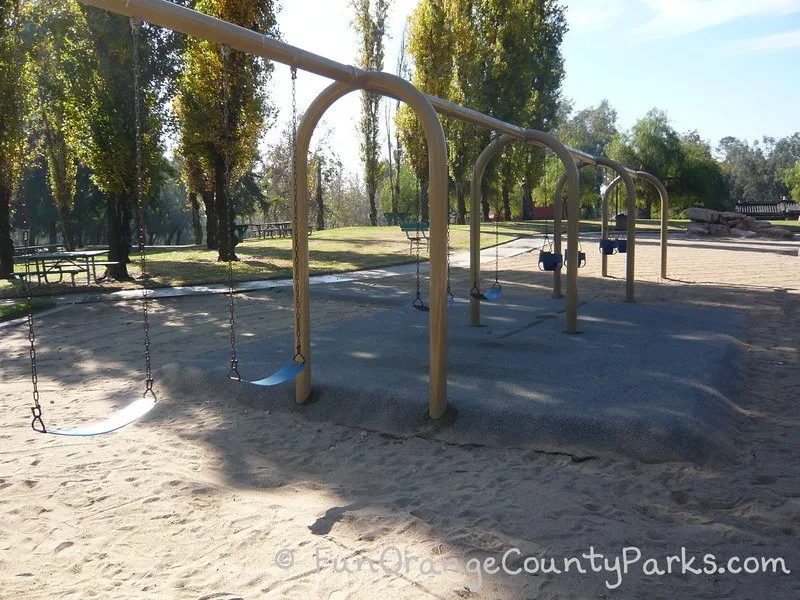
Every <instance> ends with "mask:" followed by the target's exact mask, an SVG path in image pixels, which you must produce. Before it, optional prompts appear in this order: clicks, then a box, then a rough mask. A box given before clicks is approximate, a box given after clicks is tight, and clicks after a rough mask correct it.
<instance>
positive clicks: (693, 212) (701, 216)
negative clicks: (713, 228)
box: [686, 207, 719, 223]
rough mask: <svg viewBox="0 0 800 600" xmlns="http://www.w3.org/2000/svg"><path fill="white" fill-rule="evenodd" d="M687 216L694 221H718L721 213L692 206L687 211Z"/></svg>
mask: <svg viewBox="0 0 800 600" xmlns="http://www.w3.org/2000/svg"><path fill="white" fill-rule="evenodd" d="M686 216H687V217H689V218H690V219H691V220H692V221H698V222H700V223H718V222H719V213H718V212H717V211H716V210H711V209H708V208H694V207H693V208H690V209H688V210H687V211H686Z"/></svg>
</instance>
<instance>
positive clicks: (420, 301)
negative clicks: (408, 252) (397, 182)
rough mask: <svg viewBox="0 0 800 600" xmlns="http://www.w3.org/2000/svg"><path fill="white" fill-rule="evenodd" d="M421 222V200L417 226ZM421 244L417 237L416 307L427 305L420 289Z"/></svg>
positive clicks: (414, 304) (418, 207)
mask: <svg viewBox="0 0 800 600" xmlns="http://www.w3.org/2000/svg"><path fill="white" fill-rule="evenodd" d="M420 192H421V190H420ZM420 197H421V193H420ZM421 223H422V203H421V201H418V203H417V226H420V224H421ZM417 235H419V233H418V234H417ZM419 244H420V241H419V239H417V295H416V297H415V298H414V301H413V302H412V303H411V305H412V306H413V307H414V308H423V307H424V306H425V301H424V300H423V299H422V295H421V293H420V289H419Z"/></svg>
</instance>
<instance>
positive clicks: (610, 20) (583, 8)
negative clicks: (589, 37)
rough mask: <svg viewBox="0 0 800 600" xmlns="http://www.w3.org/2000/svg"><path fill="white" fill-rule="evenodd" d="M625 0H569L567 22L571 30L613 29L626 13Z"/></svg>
mask: <svg viewBox="0 0 800 600" xmlns="http://www.w3.org/2000/svg"><path fill="white" fill-rule="evenodd" d="M625 4H626V2H625V0H604V1H598V0H569V1H568V2H567V22H568V23H569V28H570V30H571V31H575V32H579V33H580V32H587V31H603V30H605V29H611V28H612V27H613V26H614V23H615V21H617V20H618V19H619V18H620V17H622V16H623V15H624V14H625Z"/></svg>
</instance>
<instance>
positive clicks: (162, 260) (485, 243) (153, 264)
mask: <svg viewBox="0 0 800 600" xmlns="http://www.w3.org/2000/svg"><path fill="white" fill-rule="evenodd" d="M688 223H689V221H688V220H686V219H671V220H670V222H669V226H670V231H682V230H685V228H686V225H687V224H688ZM775 224H776V225H779V226H783V227H790V228H791V229H793V230H794V231H796V232H800V223H797V222H788V221H787V222H776V223H775ZM612 225H613V224H612ZM636 228H637V230H638V231H652V232H657V231H658V230H659V228H660V222H659V220H658V219H640V220H638V221H637V222H636ZM564 230H565V232H566V223H564ZM599 231H600V221H597V220H591V221H582V222H581V232H583V233H588V232H595V233H596V232H599ZM545 232H547V233H550V234H552V232H553V224H552V221H549V220H548V221H544V220H540V221H527V222H524V223H518V222H504V223H499V224H497V226H496V225H495V223H484V224H482V225H481V240H480V243H481V248H487V247H490V246H493V245H494V244H495V243H496V242H499V243H500V244H503V243H506V242H509V241H512V240H515V239H518V238H520V237H525V236H530V235H537V234H542V233H545ZM450 246H451V248H452V251H453V252H461V251H466V250H468V249H469V225H451V226H450ZM236 253H237V255H238V257H239V261H238V262H235V263H234V264H233V278H234V281H254V280H265V279H283V278H289V277H291V276H292V240H291V239H290V238H283V239H280V238H279V239H266V240H245V241H244V242H243V243H242V244H240V245H239V246H237V248H236ZM309 253H310V265H309V267H310V272H311V274H312V275H321V274H331V273H344V272H348V271H357V270H362V269H375V268H379V267H388V266H394V265H401V264H406V263H409V262H413V261H414V260H415V259H416V255H415V253H413V252H411V253H410V252H409V242H408V239H407V238H406V235H405V234H404V233H403V232H402V231H401V230H400V228H399V227H397V226H391V227H388V226H387V227H344V228H340V229H330V230H324V231H315V232H314V233H313V234H312V235H311V237H310V239H309ZM131 258H132V259H133V260H134V262H133V263H132V264H130V265H129V273H130V274H131V275H132V276H134V277H136V276H138V275H139V274H140V273H141V271H140V269H139V266H138V262H137V253H136V252H133V253H132V254H131ZM420 258H421V260H427V258H428V257H427V250H426V249H425V247H424V246H423V247H422V252H421V256H420ZM147 260H148V267H147V270H148V272H149V273H150V274H151V276H152V279H151V280H150V283H149V284H148V285H150V286H156V287H164V286H185V285H205V284H213V283H221V282H225V281H227V277H228V264H227V263H220V262H218V261H217V253H216V251H213V250H208V249H206V248H205V247H204V246H180V247H158V248H148V250H147ZM17 271H18V272H22V271H24V265H17ZM80 281H81V278H80V276H79V277H78V284H79V285H78V287H77V288H73V287H72V286H71V285H69V284H68V283H66V284H65V283H63V282H62V283H54V284H49V285H41V286H37V285H34V286H33V291H34V294H35V295H39V296H43V295H50V294H64V293H73V292H75V291H79V292H81V291H83V292H85V291H99V292H107V291H113V290H117V289H126V288H133V287H136V285H137V284H136V283H134V282H109V283H103V284H100V285H91V286H81V285H80ZM22 295H23V286H22V284H21V282H20V281H16V282H10V281H0V297H19V296H22Z"/></svg>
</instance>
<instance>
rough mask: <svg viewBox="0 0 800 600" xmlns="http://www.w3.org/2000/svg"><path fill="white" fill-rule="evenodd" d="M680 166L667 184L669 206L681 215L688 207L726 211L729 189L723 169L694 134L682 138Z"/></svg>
mask: <svg viewBox="0 0 800 600" xmlns="http://www.w3.org/2000/svg"><path fill="white" fill-rule="evenodd" d="M680 151H681V157H680V163H679V165H678V168H677V172H676V174H675V177H674V178H673V179H672V180H671V181H668V183H669V184H670V189H669V190H668V191H669V192H670V207H671V208H672V209H673V210H674V211H675V212H681V211H684V210H686V209H687V208H689V207H691V206H697V205H701V206H707V207H709V208H716V209H727V208H732V207H731V206H730V205H729V194H728V188H727V186H726V185H725V178H724V177H723V174H722V166H721V165H720V163H719V162H718V161H717V160H715V159H714V156H713V154H712V153H711V145H710V144H709V143H708V142H707V141H706V140H704V139H702V138H701V137H700V135H699V134H698V133H697V132H696V131H691V132H689V133H686V134H684V135H682V136H681V139H680Z"/></svg>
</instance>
